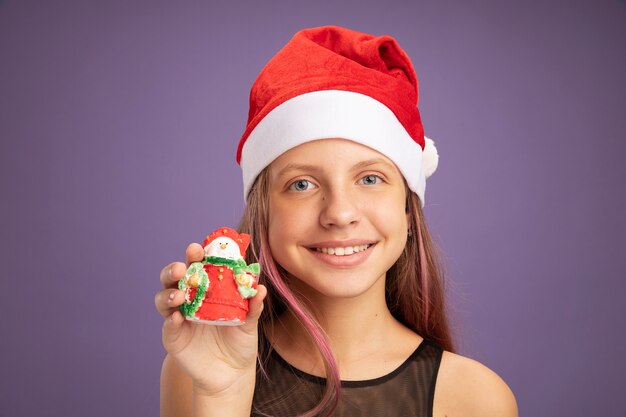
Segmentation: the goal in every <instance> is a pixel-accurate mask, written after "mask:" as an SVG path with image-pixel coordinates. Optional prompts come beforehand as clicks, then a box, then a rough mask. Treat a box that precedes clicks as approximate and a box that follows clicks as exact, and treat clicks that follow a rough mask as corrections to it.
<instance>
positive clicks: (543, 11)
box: [0, 0, 626, 417]
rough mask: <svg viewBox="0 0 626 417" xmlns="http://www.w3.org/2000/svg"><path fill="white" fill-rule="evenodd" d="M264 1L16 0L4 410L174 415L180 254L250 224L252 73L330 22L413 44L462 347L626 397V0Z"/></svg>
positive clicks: (616, 406) (0, 208)
mask: <svg viewBox="0 0 626 417" xmlns="http://www.w3.org/2000/svg"><path fill="white" fill-rule="evenodd" d="M35 3H38V4H35ZM247 3H248V4H244V2H237V1H233V2H229V3H227V2H225V1H223V2H217V1H215V2H209V1H189V2H169V1H147V0H146V1H134V2H129V1H109V2H86V1H55V2H46V1H40V2H32V1H0V139H1V142H0V143H1V145H0V146H1V148H0V186H1V193H2V194H1V204H0V230H1V242H2V247H1V248H0V249H1V250H0V265H1V268H2V269H3V270H4V273H3V274H2V275H3V288H2V291H1V292H0V315H1V317H2V320H1V324H0V339H1V340H0V352H1V354H2V355H1V356H0V416H2V417H5V416H12V417H22V416H29V417H31V416H61V415H64V416H77V417H78V416H81V417H82V416H92V417H97V416H112V415H119V416H125V415H137V416H148V415H157V414H158V398H159V394H158V385H159V371H160V364H161V361H162V358H163V356H164V350H163V348H162V346H161V341H160V337H161V334H160V332H161V319H160V317H159V316H158V314H157V313H156V311H155V309H154V306H153V296H154V293H155V292H156V291H157V290H158V288H159V281H158V272H159V270H160V268H161V267H162V266H163V265H165V264H166V263H168V262H170V261H173V260H178V259H181V258H182V257H183V256H184V249H185V247H186V245H187V243H188V242H190V241H196V240H199V239H201V237H202V236H203V234H204V233H206V232H208V231H210V230H212V229H213V228H214V227H218V226H221V225H236V223H237V220H238V217H239V215H240V213H241V209H242V197H241V193H242V191H241V179H240V172H239V168H238V166H237V165H236V163H235V162H234V153H235V149H236V143H237V140H238V138H239V136H240V135H241V133H242V132H243V127H244V123H245V121H246V116H247V100H248V91H249V88H250V86H251V84H252V82H253V80H254V78H255V76H256V74H257V73H258V71H259V70H260V69H261V68H262V66H263V65H264V63H265V62H266V61H267V60H268V59H269V58H270V57H271V56H272V55H273V54H274V53H275V52H276V51H277V50H278V49H279V48H280V47H281V46H282V45H283V44H284V43H285V42H287V40H288V39H289V38H290V37H291V36H292V35H293V33H295V32H296V31H297V30H298V29H300V28H304V27H311V26H318V25H322V24H339V25H344V26H347V27H350V28H353V29H357V30H362V31H366V32H369V33H373V34H377V35H380V34H385V33H387V34H391V35H393V36H395V37H396V39H397V40H398V41H399V42H400V44H401V45H402V46H403V47H404V48H405V50H406V51H407V52H408V54H409V56H411V58H412V59H413V62H414V64H415V67H416V70H417V73H418V76H419V78H420V82H421V91H420V92H421V97H420V108H421V110H422V115H423V119H424V123H425V127H426V132H427V134H428V135H429V136H431V137H433V138H434V139H435V140H436V142H437V145H438V147H439V151H440V154H441V163H440V166H439V170H438V172H437V173H436V174H435V176H434V177H432V178H431V180H430V182H429V184H428V189H427V194H426V197H427V200H426V202H427V207H426V212H427V216H428V219H429V223H430V226H431V230H432V231H433V234H434V235H435V237H436V239H437V240H438V242H439V244H440V246H441V248H442V252H443V255H444V258H445V262H446V265H447V271H448V275H449V277H448V279H449V281H448V290H449V296H450V304H451V312H452V314H453V319H454V327H455V333H456V335H457V337H458V345H459V348H460V351H461V353H463V354H465V355H467V356H470V357H473V358H476V359H478V360H480V361H482V362H483V363H485V364H486V365H488V366H489V367H491V368H492V369H494V370H495V371H496V372H498V373H499V374H500V375H501V376H502V377H503V378H504V379H505V380H506V381H507V382H508V383H509V385H510V386H511V388H512V389H513V391H514V392H515V394H516V396H517V399H518V403H519V406H520V410H521V413H522V414H523V415H526V416H544V415H546V416H547V415H550V416H590V415H602V416H616V415H619V414H621V413H623V410H624V409H626V397H625V396H624V395H623V394H622V390H623V387H624V383H623V376H624V375H625V374H626V361H625V360H624V356H623V353H624V346H625V345H626V336H624V334H625V333H624V328H625V325H624V324H625V323H624V317H626V308H625V307H624V305H625V303H624V298H625V297H624V295H625V294H626V283H625V280H624V278H625V277H626V245H625V243H624V241H625V239H624V236H625V235H626V221H624V218H623V213H624V212H625V211H626V197H625V193H624V185H623V182H624V180H625V179H626V168H625V164H624V155H625V153H626V143H625V139H626V111H625V110H626V81H625V79H626V78H625V76H624V74H626V52H625V50H626V49H625V47H624V43H625V42H624V41H626V3H625V2H624V1H618V0H605V1H595V2H586V3H587V4H586V5H584V4H582V3H583V2H570V1H551V2H540V1H536V2H531V3H529V2H502V1H499V2H498V1H492V2H466V1H462V0H458V1H445V2H444V1H438V2H432V1H431V2H417V1H387V2H385V4H383V2H382V1H377V2H373V1H363V0H358V1H357V0H354V1H349V2H348V1H344V2H337V3H340V4H335V3H336V2H334V1H320V0H318V1H314V2H313V1H310V2H306V3H304V2H294V1H292V0H290V1H281V2H278V1H273V2H269V3H268V2H262V1H255V2H252V1H250V2H247ZM297 3H302V4H297ZM470 3H471V4H472V5H470ZM487 3H490V4H487ZM547 3H549V5H548V4H547ZM264 4H271V5H272V6H271V7H267V6H263V5H264ZM620 190H621V191H620ZM619 329H622V330H619Z"/></svg>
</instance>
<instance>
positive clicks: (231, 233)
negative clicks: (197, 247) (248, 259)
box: [202, 227, 250, 257]
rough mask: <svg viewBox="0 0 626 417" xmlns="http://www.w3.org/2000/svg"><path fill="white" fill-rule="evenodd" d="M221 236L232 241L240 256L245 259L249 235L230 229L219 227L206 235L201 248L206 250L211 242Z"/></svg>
mask: <svg viewBox="0 0 626 417" xmlns="http://www.w3.org/2000/svg"><path fill="white" fill-rule="evenodd" d="M222 236H226V237H228V238H230V239H232V240H234V241H235V243H236V244H237V246H239V251H240V253H241V256H243V257H245V255H246V249H248V245H249V244H250V235H248V234H246V233H238V232H237V231H236V230H233V229H231V228H230V227H220V228H219V229H216V230H214V231H213V232H211V234H209V235H207V237H206V239H204V243H202V247H203V248H206V247H207V246H208V245H210V244H211V242H213V241H214V240H215V239H217V238H218V237H222Z"/></svg>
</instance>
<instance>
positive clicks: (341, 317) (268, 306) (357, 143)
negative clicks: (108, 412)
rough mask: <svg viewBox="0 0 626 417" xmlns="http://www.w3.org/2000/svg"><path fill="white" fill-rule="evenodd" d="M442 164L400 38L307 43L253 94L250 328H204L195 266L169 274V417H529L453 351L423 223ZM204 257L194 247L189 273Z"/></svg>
mask: <svg viewBox="0 0 626 417" xmlns="http://www.w3.org/2000/svg"><path fill="white" fill-rule="evenodd" d="M437 158H438V156H437V153H436V151H435V149H434V145H433V142H432V141H431V140H430V139H427V138H425V137H424V133H423V127H422V124H421V120H420V116H419V111H418V109H417V79H416V76H415V72H414V69H413V66H412V64H411V62H410V60H409V58H408V57H407V56H406V54H405V53H404V51H403V50H402V49H401V48H400V47H399V45H398V44H397V43H396V42H395V40H394V39H393V38H391V37H389V36H381V37H374V36H371V35H367V34H364V33H359V32H355V31H351V30H347V29H344V28H340V27H332V26H330V27H319V28H312V29H306V30H303V31H300V32H298V33H297V34H296V35H295V36H294V37H293V38H292V39H291V40H290V41H289V43H288V44H287V45H286V46H285V47H284V48H283V49H282V50H281V51H280V52H279V53H278V54H277V55H276V56H275V57H274V58H273V59H272V60H270V62H269V63H268V64H267V65H266V67H265V68H264V69H263V71H262V72H261V74H260V75H259V77H258V78H257V80H256V81H255V84H254V86H253V88H252V91H251V95H250V113H249V118H248V125H247V128H246V130H245V132H244V135H243V137H242V138H241V141H240V144H239V149H238V152H237V160H238V162H239V163H240V165H241V167H242V170H243V179H244V193H245V197H246V203H247V204H246V208H245V212H244V215H243V219H242V222H241V224H240V227H239V229H240V232H245V233H249V234H250V235H251V237H252V244H251V246H250V249H249V250H248V254H247V260H248V262H256V261H258V262H259V263H260V264H261V270H262V274H261V277H260V285H259V287H258V294H257V295H256V296H255V297H254V298H252V299H251V301H250V307H249V311H248V315H247V320H246V323H245V324H244V325H242V326H238V327H222V326H210V325H199V324H193V323H191V322H189V321H186V320H185V319H184V318H183V316H182V315H181V313H180V312H179V311H178V307H179V306H180V305H181V304H182V303H183V302H184V294H183V292H182V291H180V290H178V289H177V283H178V281H179V280H180V279H181V278H183V277H184V275H185V269H186V265H185V264H184V263H182V262H174V263H172V264H170V265H168V266H166V267H165V268H164V269H163V270H162V271H161V282H162V283H163V286H164V289H163V290H162V291H160V292H159V293H158V294H157V295H156V299H155V302H156V306H157V309H158V310H159V312H160V314H161V315H162V316H163V317H164V318H165V323H164V326H163V344H164V346H165V349H166V350H167V352H168V355H167V357H166V358H165V361H164V363H163V369H162V376H161V415H162V416H177V417H180V416H191V415H194V416H250V415H255V416H261V415H271V416H277V417H279V416H297V415H304V416H331V415H333V416H342V417H348V416H424V417H426V416H498V417H508V416H516V415H517V406H516V403H515V399H514V397H513V394H512V393H511V391H510V390H509V388H508V387H507V386H506V384H505V383H504V382H503V381H502V380H501V379H500V378H499V377H498V376H497V375H496V374H495V373H493V372H492V371H490V370H489V369H487V368H486V367H484V366H483V365H481V364H479V363H477V362H475V361H473V360H471V359H468V358H464V357H462V356H459V355H457V354H454V353H453V344H452V338H451V335H450V331H449V329H448V325H447V321H446V316H445V312H444V302H443V299H444V295H443V286H442V275H441V272H440V270H439V268H438V263H437V260H436V257H435V253H434V249H433V244H432V241H431V239H430V236H429V234H428V231H427V228H426V224H425V221H424V216H423V213H422V206H423V204H424V191H425V180H426V177H428V176H429V175H430V174H432V172H433V171H434V170H435V168H436V166H437ZM203 256H204V252H203V248H202V247H201V246H200V245H198V244H191V245H190V246H189V247H188V248H187V253H186V257H187V259H186V261H187V265H188V264H189V263H191V262H194V261H198V260H201V259H202V258H203Z"/></svg>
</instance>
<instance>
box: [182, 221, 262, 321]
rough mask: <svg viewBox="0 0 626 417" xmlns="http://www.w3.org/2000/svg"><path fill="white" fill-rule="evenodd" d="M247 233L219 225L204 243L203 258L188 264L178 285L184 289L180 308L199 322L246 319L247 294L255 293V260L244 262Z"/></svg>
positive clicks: (256, 264) (251, 295)
mask: <svg viewBox="0 0 626 417" xmlns="http://www.w3.org/2000/svg"><path fill="white" fill-rule="evenodd" d="M249 244H250V235H247V234H245V233H241V234H240V233H237V231H235V230H233V229H231V228H228V227H221V228H219V229H217V230H215V231H214V232H213V233H211V234H210V235H208V236H207V238H206V239H205V241H204V243H203V245H202V246H203V247H204V255H205V256H204V259H203V260H202V262H194V263H192V264H191V265H189V268H187V274H186V275H185V278H183V279H181V280H180V281H179V282H178V288H180V289H181V290H183V291H185V302H184V303H183V304H182V305H181V306H180V311H181V312H182V313H183V315H184V316H185V318H186V319H187V320H192V321H195V322H198V323H205V324H213V325H221V326H238V325H241V324H243V323H244V322H245V320H246V314H247V313H248V298H251V297H254V296H255V295H256V293H257V290H256V288H257V281H258V276H259V273H260V268H259V264H258V263H254V264H250V265H247V264H246V261H245V260H244V254H245V253H246V249H247V248H248V245H249Z"/></svg>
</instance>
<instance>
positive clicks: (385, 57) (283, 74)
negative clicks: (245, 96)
mask: <svg viewBox="0 0 626 417" xmlns="http://www.w3.org/2000/svg"><path fill="white" fill-rule="evenodd" d="M417 102H418V82H417V77H416V74H415V70H414V69H413V65H412V64H411V61H410V59H409V57H408V56H407V54H406V53H405V52H404V51H403V50H402V48H400V46H399V45H398V44H397V42H396V41H395V39H394V38H392V37H391V36H388V35H384V36H378V37H375V36H373V35H368V34H366V33H361V32H356V31H353V30H349V29H345V28H342V27H337V26H322V27H317V28H310V29H304V30H301V31H299V32H298V33H296V34H295V35H294V37H293V38H292V39H291V40H290V41H289V42H288V43H287V44H286V45H285V46H284V47H283V48H282V49H281V50H280V51H279V52H278V53H277V54H276V55H275V56H274V57H273V58H272V59H271V60H270V61H269V62H268V63H267V65H266V66H265V68H263V70H262V71H261V73H260V74H259V76H258V77H257V79H256V81H255V82H254V84H253V86H252V90H251V91H250V111H249V114H248V123H247V126H246V130H245V132H244V133H243V136H242V137H241V140H240V142H239V147H238V149H237V162H238V163H239V164H240V166H241V168H242V171H243V182H244V198H246V197H247V196H248V192H249V191H250V188H251V187H252V184H253V183H254V180H255V179H256V177H257V175H258V174H259V173H260V172H261V171H262V170H263V168H265V167H266V166H267V165H269V164H270V163H271V162H272V161H273V160H274V159H276V158H277V157H278V156H280V155H281V154H282V153H284V152H286V151H287V150H289V149H291V148H294V147H296V146H298V145H300V144H302V143H305V142H309V141H313V140H317V139H325V138H343V139H349V140H352V141H354V142H357V143H361V144H363V145H366V146H369V147H370V148H372V149H375V150H376V151H378V152H380V153H382V154H383V155H385V156H387V157H388V158H389V159H391V160H392V161H393V162H394V163H395V164H396V166H397V167H398V169H399V170H400V172H402V174H403V176H404V178H405V179H406V181H407V183H408V185H409V187H410V188H411V189H412V190H413V191H415V192H416V193H417V194H418V196H419V197H420V200H421V203H422V205H423V204H424V191H425V188H426V178H427V177H429V176H430V175H431V174H432V173H433V172H434V171H435V169H436V168H437V163H438V159H439V156H438V154H437V150H436V149H435V146H434V143H433V141H432V140H430V139H429V138H426V137H425V136H424V128H423V126H422V121H421V118H420V113H419V110H418V108H417Z"/></svg>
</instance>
